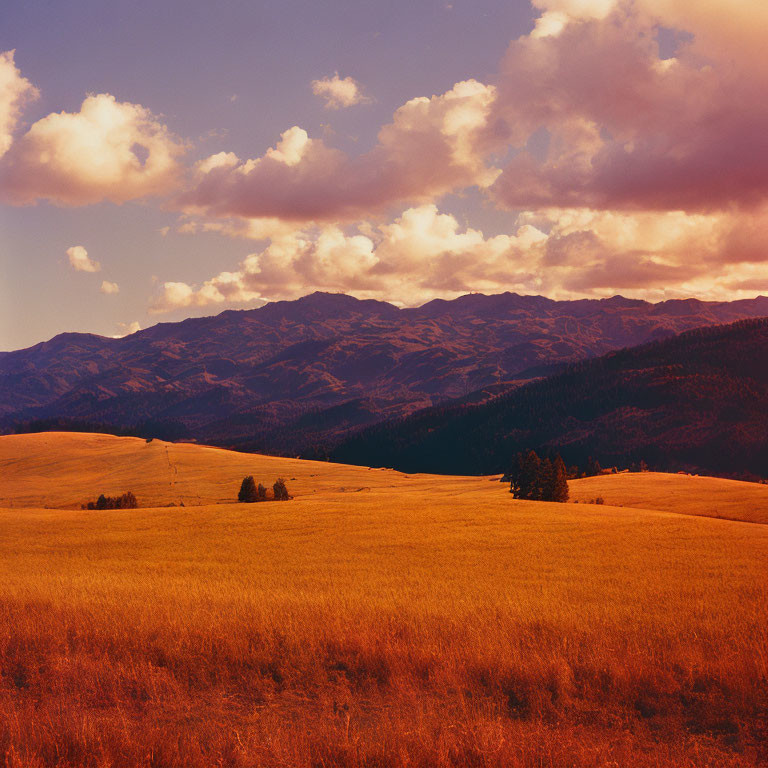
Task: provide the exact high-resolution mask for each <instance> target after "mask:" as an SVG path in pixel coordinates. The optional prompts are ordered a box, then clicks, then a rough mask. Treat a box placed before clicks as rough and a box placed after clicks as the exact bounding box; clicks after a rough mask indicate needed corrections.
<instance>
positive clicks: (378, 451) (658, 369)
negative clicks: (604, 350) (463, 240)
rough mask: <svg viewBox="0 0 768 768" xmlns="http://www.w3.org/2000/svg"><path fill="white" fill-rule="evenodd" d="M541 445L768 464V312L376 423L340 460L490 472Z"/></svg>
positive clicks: (616, 455)
mask: <svg viewBox="0 0 768 768" xmlns="http://www.w3.org/2000/svg"><path fill="white" fill-rule="evenodd" d="M529 448H532V449H534V450H536V451H537V452H539V453H542V454H545V455H546V454H549V455H554V454H557V453H560V454H562V456H563V457H564V459H565V460H566V462H567V463H569V464H572V463H575V464H580V465H582V466H583V465H584V464H585V463H586V460H587V457H588V456H590V455H592V456H595V457H597V458H598V459H599V460H600V461H601V462H602V463H603V465H605V464H618V465H620V466H628V465H629V464H630V463H632V462H639V461H640V460H644V461H646V462H647V463H648V464H650V465H651V466H652V467H654V468H657V469H665V470H673V471H674V470H679V469H687V470H692V471H707V472H710V473H716V474H728V473H731V474H738V473H741V472H750V473H755V474H756V475H759V476H766V475H768V319H759V320H748V321H740V322H736V323H733V324H730V325H725V326H719V327H710V328H701V329H696V330H693V331H688V332H686V333H683V334H680V335H679V336H676V337H674V338H671V339H666V340H663V341H658V342H653V343H650V344H646V345H643V346H639V347H634V348H630V349H624V350H621V351H618V352H612V353H609V354H607V355H605V356H603V357H600V358H597V359H592V360H587V361H583V362H579V363H576V364H573V365H571V366H569V367H568V369H567V370H565V371H564V372H562V373H560V374H557V375H554V376H551V377H549V378H547V379H544V380H540V381H535V382H532V383H530V384H528V385H526V386H523V387H520V388H518V389H516V390H513V391H510V392H508V393H506V394H503V395H500V396H498V397H496V398H494V399H492V400H491V401H489V402H486V403H483V404H480V405H463V404H459V405H452V404H447V405H445V406H443V407H436V408H431V409H426V410H424V411H421V412H419V413H416V414H413V415H411V416H410V417H408V418H404V419H400V420H397V421H393V422H390V423H387V424H381V425H377V426H374V427H371V428H368V429H366V430H364V431H362V432H361V433H359V434H357V435H353V436H352V437H350V438H349V439H347V440H346V441H345V442H344V443H342V444H341V445H339V446H337V447H336V449H335V450H334V451H332V453H331V458H332V459H333V460H336V461H342V462H350V463H359V464H365V465H368V466H391V467H394V468H396V469H400V470H403V471H407V472H445V473H456V474H472V473H478V474H484V473H494V472H502V471H505V470H506V469H507V468H508V464H509V462H510V461H511V457H512V456H513V455H514V453H515V452H517V451H520V450H526V449H529Z"/></svg>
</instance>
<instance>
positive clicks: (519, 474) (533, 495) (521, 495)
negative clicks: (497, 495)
mask: <svg viewBox="0 0 768 768" xmlns="http://www.w3.org/2000/svg"><path fill="white" fill-rule="evenodd" d="M508 474H509V478H510V490H511V492H512V495H513V496H514V497H515V498H516V499H529V500H532V501H560V502H564V501H567V500H568V475H567V472H566V469H565V464H564V463H563V460H562V459H561V458H560V456H557V457H555V459H554V461H553V460H551V459H548V458H544V459H540V458H539V457H538V455H537V454H536V452H535V451H528V453H525V454H523V453H518V454H517V455H516V456H515V457H514V459H513V461H512V468H511V469H510V472H509V473H508Z"/></svg>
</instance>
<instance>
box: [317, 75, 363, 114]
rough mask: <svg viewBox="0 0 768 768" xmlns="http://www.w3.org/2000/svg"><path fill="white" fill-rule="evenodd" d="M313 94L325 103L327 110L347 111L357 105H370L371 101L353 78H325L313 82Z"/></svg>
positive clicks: (336, 76)
mask: <svg viewBox="0 0 768 768" xmlns="http://www.w3.org/2000/svg"><path fill="white" fill-rule="evenodd" d="M312 93H314V94H315V96H319V97H320V98H321V99H323V101H325V108H326V109H345V108H346V107H353V106H355V105H356V104H368V103H370V101H371V99H370V98H369V97H368V96H366V95H365V94H364V93H363V89H362V87H361V85H360V83H358V82H357V80H355V79H354V78H352V77H339V73H338V72H335V73H334V75H333V77H323V78H321V79H319V80H313V81H312Z"/></svg>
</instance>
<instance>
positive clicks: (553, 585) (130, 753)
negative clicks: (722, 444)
mask: <svg viewBox="0 0 768 768" xmlns="http://www.w3.org/2000/svg"><path fill="white" fill-rule="evenodd" d="M507 497H508V494H505V495H504V497H502V496H501V495H500V496H499V499H498V500H496V499H495V498H494V499H492V500H488V499H487V498H486V497H483V499H482V502H481V501H480V500H479V497H478V498H475V497H474V496H473V495H472V494H471V493H463V494H462V493H451V492H450V489H449V490H446V492H444V493H435V494H434V495H432V496H429V497H427V496H420V497H419V496H414V495H409V494H408V493H406V492H404V491H397V490H393V491H392V492H391V493H389V494H385V493H380V494H358V495H355V496H351V495H347V496H346V497H344V498H342V497H341V496H337V497H329V498H326V499H299V500H297V501H295V502H294V503H293V504H290V505H281V504H261V505H258V514H255V513H254V511H253V508H250V507H248V508H244V505H240V506H237V505H233V506H220V507H207V508H197V509H191V508H186V509H184V510H179V509H174V510H145V509H141V510H126V511H112V512H79V511H78V512H68V511H56V512H54V511H47V510H46V511H36V512H35V511H19V510H13V511H5V512H3V511H0V531H1V532H2V535H0V764H4V765H6V766H13V768H38V767H42V766H46V767H47V766H61V767H62V768H63V767H64V766H66V767H67V768H74V767H75V766H77V767H80V766H93V768H97V767H98V768H103V767H106V766H113V767H114V768H129V767H130V768H133V767H134V766H141V767H142V768H144V767H147V768H148V767H149V766H174V768H182V767H183V768H209V767H210V766H238V767H241V768H245V767H246V766H247V767H249V768H250V767H251V766H297V767H304V766H307V767H309V766H355V767H360V768H362V767H363V766H366V767H367V768H372V767H373V766H423V767H424V768H426V767H427V766H530V767H531V768H533V767H534V766H537V767H541V766H557V767H558V768H566V767H568V768H581V767H586V766H606V767H607V766H622V768H623V767H624V766H627V767H629V766H631V767H633V768H635V767H636V768H650V767H651V766H653V767H654V768H662V766H664V767H666V766H690V767H691V768H692V767H693V766H697V767H698V766H711V767H712V768H730V767H732V768H746V767H748V766H759V765H765V764H766V760H768V752H767V751H766V749H765V744H766V743H767V742H768V729H767V728H766V722H767V718H768V695H767V690H768V689H767V688H766V685H767V675H766V667H767V658H766V648H768V628H767V626H766V621H765V617H766V615H768V614H767V612H766V609H767V608H768V594H767V591H766V581H765V577H766V564H767V563H768V532H767V531H766V529H765V528H764V526H760V525H749V524H744V523H732V522H727V521H719V520H710V519H705V518H693V517H683V516H674V515H660V514H659V515H655V514H651V513H644V512H638V511H634V510H615V509H610V508H607V507H606V508H589V507H586V506H583V505H551V504H542V503H534V502H514V503H512V502H511V501H510V500H509V499H508V498H507Z"/></svg>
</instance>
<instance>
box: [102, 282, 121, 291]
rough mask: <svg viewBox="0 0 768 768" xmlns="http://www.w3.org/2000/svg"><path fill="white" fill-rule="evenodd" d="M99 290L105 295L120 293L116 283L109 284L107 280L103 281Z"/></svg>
mask: <svg viewBox="0 0 768 768" xmlns="http://www.w3.org/2000/svg"><path fill="white" fill-rule="evenodd" d="M99 290H101V292H102V293H106V294H112V293H120V286H119V285H118V284H117V283H111V282H110V281H109V280H103V281H102V283H101V288H100V289H99Z"/></svg>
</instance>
